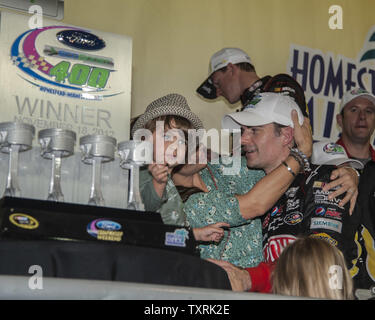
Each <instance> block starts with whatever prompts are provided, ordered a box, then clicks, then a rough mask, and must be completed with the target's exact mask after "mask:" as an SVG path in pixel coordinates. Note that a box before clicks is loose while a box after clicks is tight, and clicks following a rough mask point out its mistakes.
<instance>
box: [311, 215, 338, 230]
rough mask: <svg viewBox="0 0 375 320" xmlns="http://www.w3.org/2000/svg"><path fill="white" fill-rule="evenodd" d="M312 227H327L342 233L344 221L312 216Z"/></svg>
mask: <svg viewBox="0 0 375 320" xmlns="http://www.w3.org/2000/svg"><path fill="white" fill-rule="evenodd" d="M310 229H327V230H332V231H335V232H338V233H341V229H342V222H340V221H336V220H332V219H326V218H311V225H310Z"/></svg>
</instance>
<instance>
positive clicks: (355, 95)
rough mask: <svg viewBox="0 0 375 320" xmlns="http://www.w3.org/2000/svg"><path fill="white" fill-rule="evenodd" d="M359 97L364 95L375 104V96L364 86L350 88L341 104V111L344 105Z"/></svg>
mask: <svg viewBox="0 0 375 320" xmlns="http://www.w3.org/2000/svg"><path fill="white" fill-rule="evenodd" d="M358 97H363V98H366V99H368V100H369V101H371V102H372V103H373V104H374V105H375V96H374V95H373V94H371V93H370V92H368V91H366V90H365V89H362V88H356V89H353V90H350V91H348V92H346V93H345V94H344V95H343V97H342V100H341V105H340V112H341V111H342V110H343V109H344V107H345V106H346V105H347V104H348V103H349V102H350V101H352V100H353V99H355V98H358Z"/></svg>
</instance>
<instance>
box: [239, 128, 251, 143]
mask: <svg viewBox="0 0 375 320" xmlns="http://www.w3.org/2000/svg"><path fill="white" fill-rule="evenodd" d="M251 141H252V137H251V134H250V132H248V131H247V130H243V131H242V134H241V145H243V146H244V145H247V144H250V143H251Z"/></svg>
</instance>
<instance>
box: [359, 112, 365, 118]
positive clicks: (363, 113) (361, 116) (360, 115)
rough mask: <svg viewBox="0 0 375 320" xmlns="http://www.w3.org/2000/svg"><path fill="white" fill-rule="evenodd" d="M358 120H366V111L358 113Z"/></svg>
mask: <svg viewBox="0 0 375 320" xmlns="http://www.w3.org/2000/svg"><path fill="white" fill-rule="evenodd" d="M359 119H361V120H364V119H366V111H365V110H361V111H360V112H359Z"/></svg>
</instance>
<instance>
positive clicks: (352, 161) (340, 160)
mask: <svg viewBox="0 0 375 320" xmlns="http://www.w3.org/2000/svg"><path fill="white" fill-rule="evenodd" d="M344 163H346V164H348V165H350V166H351V167H352V168H354V169H363V168H364V166H363V163H362V162H361V161H358V160H356V159H349V158H337V159H333V160H329V161H327V162H325V163H324V164H327V165H329V164H331V165H335V166H339V165H342V164H344Z"/></svg>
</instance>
